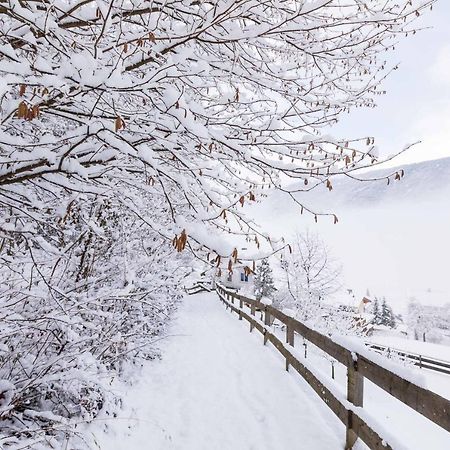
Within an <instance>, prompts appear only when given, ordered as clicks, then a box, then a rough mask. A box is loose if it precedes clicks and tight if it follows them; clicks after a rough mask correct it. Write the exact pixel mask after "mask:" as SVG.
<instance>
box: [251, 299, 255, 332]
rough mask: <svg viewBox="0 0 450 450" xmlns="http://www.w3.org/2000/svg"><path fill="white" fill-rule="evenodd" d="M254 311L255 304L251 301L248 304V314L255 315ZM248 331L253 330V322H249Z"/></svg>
mask: <svg viewBox="0 0 450 450" xmlns="http://www.w3.org/2000/svg"><path fill="white" fill-rule="evenodd" d="M255 313H256V308H255V304H254V303H253V302H252V304H251V305H250V314H251V315H252V316H255ZM250 331H253V323H252V322H250Z"/></svg>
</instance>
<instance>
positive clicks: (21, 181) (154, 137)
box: [0, 0, 433, 265]
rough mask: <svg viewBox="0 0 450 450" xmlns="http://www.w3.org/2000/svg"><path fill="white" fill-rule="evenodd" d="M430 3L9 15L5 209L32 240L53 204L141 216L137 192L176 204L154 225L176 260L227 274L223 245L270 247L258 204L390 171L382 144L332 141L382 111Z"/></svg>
mask: <svg viewBox="0 0 450 450" xmlns="http://www.w3.org/2000/svg"><path fill="white" fill-rule="evenodd" d="M432 3H433V0H424V1H420V2H415V3H412V2H410V1H409V0H401V1H398V0H386V1H385V2H381V3H380V2H378V1H375V0H346V1H345V2H343V1H342V0H329V1H320V2H316V1H308V0H305V1H300V2H296V1H291V0H283V1H268V2H261V1H259V0H240V1H236V2H232V3H230V2H228V1H226V0H218V1H216V2H202V1H192V2H186V1H184V0H174V1H171V2H170V3H169V4H167V3H165V2H159V1H156V2H148V1H146V0H135V1H133V2H124V1H123V0H120V1H116V0H112V1H99V2H95V3H94V2H92V1H79V2H72V1H67V0H61V1H59V2H58V4H57V5H56V6H55V5H54V4H53V3H51V2H50V3H48V2H32V1H24V2H17V1H15V0H5V1H3V2H2V6H1V10H0V14H1V18H0V20H1V25H2V34H1V36H0V43H1V49H2V50H1V55H2V64H0V75H1V79H2V82H1V84H0V108H1V133H2V134H1V139H0V144H1V147H0V156H1V165H2V171H1V174H0V188H1V189H2V202H3V203H2V205H3V207H4V208H6V209H7V210H8V217H10V221H11V223H12V224H18V223H21V224H22V223H26V224H27V226H25V229H26V230H27V231H26V232H25V233H27V234H28V235H29V236H28V237H29V238H32V236H33V230H35V229H36V226H37V225H38V223H40V222H42V221H43V220H44V221H45V220H46V219H45V214H46V212H47V208H48V205H47V199H46V198H45V194H46V193H54V194H55V196H61V195H63V194H62V192H64V193H65V194H69V195H70V193H75V194H76V193H79V192H83V193H88V192H89V193H92V194H97V195H100V196H102V197H108V196H117V197H118V198H119V199H120V200H121V201H122V202H123V204H124V205H126V206H127V207H128V208H131V209H134V207H135V203H136V202H138V199H136V198H135V197H134V196H133V195H130V193H129V192H127V190H126V188H125V186H127V185H129V183H132V184H136V183H137V182H138V183H140V184H142V185H143V187H144V186H145V190H146V191H147V192H149V193H150V194H151V195H155V196H158V197H160V198H161V199H162V200H163V201H164V202H165V210H164V214H165V215H166V217H167V219H168V220H166V221H163V224H161V223H160V222H159V221H152V222H149V223H151V224H152V226H153V228H154V230H155V232H157V233H159V234H161V235H162V236H164V237H166V238H170V239H172V238H173V237H174V236H175V238H174V245H175V246H176V247H177V248H178V249H183V248H184V247H185V246H186V244H187V242H188V246H189V247H191V248H192V249H197V250H198V248H201V247H202V246H203V245H206V246H207V247H209V248H210V250H212V251H214V252H215V253H216V254H217V255H218V257H219V256H220V257H221V258H222V259H225V258H228V257H229V256H230V255H231V253H232V252H233V247H232V246H230V247H229V248H228V247H220V246H219V245H217V243H216V242H215V241H214V240H213V239H211V238H210V236H209V235H210V233H208V231H209V230H214V231H216V230H218V229H220V230H224V231H230V230H234V229H238V230H239V232H244V233H246V234H248V235H249V236H250V237H251V238H252V239H255V240H256V242H258V241H261V240H267V241H268V242H269V237H268V236H266V235H265V234H264V233H263V232H261V231H259V230H257V228H255V227H254V226H252V224H251V222H249V221H248V220H247V218H246V216H245V214H244V212H243V209H242V208H241V206H243V205H244V204H245V203H246V202H248V201H253V200H255V199H259V198H261V197H262V195H263V194H264V191H263V190H267V189H268V188H270V187H280V186H281V185H282V184H283V180H285V179H286V177H288V178H291V179H296V180H301V181H303V182H304V190H310V189H313V188H314V187H315V186H316V185H319V184H323V185H325V186H326V187H327V188H328V189H330V190H331V189H332V178H333V177H334V176H336V175H341V174H345V173H349V172H351V171H353V170H355V169H357V168H358V167H366V166H371V165H373V164H376V163H377V162H378V157H377V155H376V149H375V146H374V140H373V138H371V137H367V138H366V137H365V138H361V139H355V138H351V137H345V138H342V139H335V138H332V137H330V135H329V132H328V130H327V132H326V134H322V130H323V129H324V128H326V127H328V126H330V125H332V124H334V123H336V122H337V120H338V118H339V116H340V115H341V114H343V113H347V112H349V111H350V110H352V109H356V108H359V107H374V106H375V99H376V97H377V96H378V95H380V94H383V92H384V91H383V90H382V87H381V84H380V83H381V81H382V80H383V78H384V77H385V76H386V74H387V73H388V72H389V71H390V70H391V69H393V67H389V65H388V64H387V63H386V61H385V58H384V53H385V51H386V50H389V49H393V48H395V45H396V43H397V41H398V39H399V38H400V37H402V36H403V35H405V34H407V32H408V31H410V30H413V29H414V26H413V22H414V21H415V20H416V19H417V17H418V16H419V15H420V13H422V12H423V11H424V10H425V9H426V8H428V7H429V6H430V5H431V4H432ZM394 68H395V67H394ZM401 176H402V173H400V172H394V173H393V174H392V175H391V177H392V178H400V177H401ZM387 178H389V177H387ZM123 188H125V189H123ZM55 191H56V192H55ZM42 197H44V198H42ZM299 207H300V208H301V209H302V210H305V211H309V212H311V213H314V214H315V215H316V216H319V215H321V214H319V213H315V212H314V211H313V210H311V209H309V208H307V207H306V206H305V205H299ZM329 215H330V216H331V218H332V219H333V215H332V214H329ZM334 220H337V218H335V217H334ZM28 224H29V225H28ZM10 228H11V225H10V226H9V228H8V231H9V229H10ZM12 228H13V229H14V230H15V229H16V227H15V225H13V227H12ZM18 232H20V233H22V234H23V233H24V231H18ZM270 242H272V244H273V245H274V246H276V245H277V243H276V242H273V241H270ZM221 262H223V263H224V264H225V265H226V263H227V262H226V261H221Z"/></svg>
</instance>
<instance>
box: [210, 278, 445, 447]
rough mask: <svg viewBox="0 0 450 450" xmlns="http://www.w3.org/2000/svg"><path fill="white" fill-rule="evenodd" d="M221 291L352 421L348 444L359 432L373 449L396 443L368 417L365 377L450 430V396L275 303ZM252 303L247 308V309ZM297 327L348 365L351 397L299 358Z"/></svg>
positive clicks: (345, 420)
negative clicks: (282, 335)
mask: <svg viewBox="0 0 450 450" xmlns="http://www.w3.org/2000/svg"><path fill="white" fill-rule="evenodd" d="M216 292H217V294H218V295H219V298H220V300H221V301H222V302H223V303H224V304H225V305H226V306H227V307H228V308H230V309H231V310H232V311H234V312H236V313H237V314H238V315H239V320H242V319H245V320H247V321H248V322H249V323H250V331H252V330H253V328H255V329H257V330H258V331H259V332H260V333H261V334H262V335H263V336H264V344H266V343H267V342H271V343H272V344H273V346H274V347H275V348H276V349H277V350H278V351H279V352H280V353H281V354H282V355H283V356H284V357H285V359H286V370H288V369H289V367H292V368H293V369H295V370H296V371H297V372H298V373H299V374H300V375H301V376H302V377H303V378H304V379H305V380H306V381H307V382H308V383H309V385H310V386H311V387H312V388H313V389H314V391H315V392H316V393H317V394H318V395H319V396H320V398H321V399H322V400H323V401H324V402H325V403H326V404H327V406H328V407H329V408H330V409H331V410H332V411H333V412H334V414H335V415H336V416H337V417H338V418H339V419H340V420H341V422H342V423H343V424H344V425H345V427H346V430H347V432H346V446H345V448H346V449H351V448H353V445H354V444H355V442H356V440H357V439H358V438H360V439H362V440H363V441H364V442H365V443H366V445H367V446H368V447H369V448H371V449H385V450H389V449H393V448H394V447H392V443H391V444H389V443H388V442H387V440H386V439H383V438H382V437H381V436H380V435H379V434H378V432H377V431H375V430H373V429H372V428H371V426H369V425H368V424H367V423H366V422H367V421H366V420H364V419H363V417H364V416H365V415H366V413H365V412H364V410H363V408H362V406H363V397H364V378H367V379H369V380H370V381H372V382H373V383H374V384H376V385H377V386H379V387H380V388H382V389H384V390H385V391H386V392H388V393H389V394H390V395H392V396H393V397H395V398H397V399H398V400H400V401H401V402H403V403H404V404H405V405H407V406H409V407H410V408H412V409H414V410H415V411H417V412H418V413H420V414H422V415H423V416H425V417H426V418H428V419H429V420H431V421H432V422H434V423H435V424H437V425H439V426H440V427H442V428H443V429H445V430H446V431H448V432H450V401H449V400H447V399H446V398H443V397H441V396H440V395H438V394H436V393H434V392H431V391H429V390H427V389H425V388H423V387H421V386H419V385H416V384H414V383H413V382H411V381H409V380H406V379H404V378H402V377H401V376H400V375H397V374H396V373H394V372H392V371H390V370H388V369H386V368H385V367H383V366H382V365H380V364H378V363H377V362H375V361H372V360H371V359H370V358H368V357H366V356H364V355H361V354H359V353H357V352H354V351H351V350H350V349H347V348H345V347H344V346H342V345H340V344H338V343H336V342H334V341H333V340H332V339H330V338H329V337H328V336H325V335H323V334H321V333H319V332H317V331H315V330H313V329H311V328H309V327H307V326H306V325H304V324H303V323H301V322H299V321H298V320H295V319H294V318H292V317H289V316H287V315H286V314H284V313H282V312H281V311H279V310H278V309H276V308H274V307H273V306H271V305H265V304H263V303H262V302H260V301H258V300H254V299H250V298H247V297H245V296H243V295H240V294H238V293H236V292H235V291H232V290H228V289H225V288H224V287H223V286H220V285H217V286H216ZM244 306H246V307H247V310H245V309H244ZM256 311H261V313H262V314H263V315H264V321H260V320H258V319H257V318H256V317H255V314H256ZM274 319H277V320H279V321H280V322H281V323H283V324H284V325H285V327H286V343H284V342H282V341H281V340H280V339H279V338H278V337H277V336H275V334H273V333H272V330H271V328H270V325H271V324H272V323H273V320H274ZM295 333H298V334H299V335H301V336H302V337H303V338H304V339H306V340H307V341H309V342H311V343H312V344H314V345H315V346H316V347H318V348H320V349H321V350H323V351H324V352H325V353H327V354H328V355H329V356H331V357H332V358H334V359H336V360H337V361H339V362H340V363H342V364H343V365H344V366H346V367H347V398H346V399H345V398H342V396H341V395H339V394H336V393H335V392H332V390H331V389H330V388H329V387H327V386H326V385H325V383H324V382H323V381H322V380H320V379H319V378H320V376H318V375H317V374H314V373H313V372H312V371H311V370H310V369H308V367H306V365H305V364H303V363H302V362H300V361H299V359H297V357H296V356H295V355H294V353H293V352H292V350H291V349H292V348H293V347H294V339H295Z"/></svg>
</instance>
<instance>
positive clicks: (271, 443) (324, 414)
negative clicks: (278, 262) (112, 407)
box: [91, 293, 345, 450]
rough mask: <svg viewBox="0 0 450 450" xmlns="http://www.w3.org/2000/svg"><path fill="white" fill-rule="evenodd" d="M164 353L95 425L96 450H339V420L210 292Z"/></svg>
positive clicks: (197, 301)
mask: <svg viewBox="0 0 450 450" xmlns="http://www.w3.org/2000/svg"><path fill="white" fill-rule="evenodd" d="M162 350H163V358H162V360H161V361H156V362H155V361H153V362H151V363H149V364H148V365H147V366H146V368H145V369H144V373H143V376H142V381H141V382H140V383H139V384H136V385H134V387H133V388H132V389H130V391H129V392H126V395H125V402H124V409H123V411H122V413H120V414H119V417H117V418H116V419H112V420H109V421H108V422H107V423H106V422H105V424H103V425H102V426H98V424H97V425H95V424H93V426H92V429H91V431H92V430H94V431H93V432H94V434H95V439H96V440H97V442H98V444H99V446H100V448H101V449H105V450H119V449H120V450H125V449H132V450H141V449H145V450H171V449H179V450H202V449H205V450H206V449H208V450H214V449H217V450H231V449H233V450H247V449H255V450H256V449H258V450H264V449H267V450H277V449H280V450H282V449H287V448H294V447H296V448H304V449H308V450H324V449H326V450H333V449H342V448H343V446H344V437H345V430H344V427H343V426H342V425H341V424H340V422H338V419H337V418H336V417H335V416H334V415H333V414H332V413H331V411H330V410H329V409H328V408H327V406H325V404H323V403H322V402H321V400H319V398H318V397H317V395H316V394H315V393H314V392H313V391H312V390H311V388H309V386H308V385H307V384H306V382H305V381H303V380H302V379H301V378H300V377H299V376H295V374H291V373H288V372H286V371H285V370H284V366H283V360H282V359H281V358H280V357H279V355H278V354H277V353H276V351H274V349H273V348H271V347H270V346H266V347H264V346H263V345H262V336H261V335H260V334H259V333H258V332H256V331H254V332H253V334H250V333H249V331H248V324H247V323H246V322H240V321H239V320H237V318H236V316H235V315H231V314H230V313H229V312H226V311H225V308H224V306H223V305H222V304H221V303H220V302H219V300H218V299H217V296H216V294H215V293H209V294H199V295H194V296H191V297H187V298H186V299H185V300H184V302H183V304H182V306H181V307H180V308H179V310H178V313H177V318H176V320H175V321H174V323H173V326H172V329H171V330H170V337H169V338H168V339H166V340H165V344H164V345H163V348H162Z"/></svg>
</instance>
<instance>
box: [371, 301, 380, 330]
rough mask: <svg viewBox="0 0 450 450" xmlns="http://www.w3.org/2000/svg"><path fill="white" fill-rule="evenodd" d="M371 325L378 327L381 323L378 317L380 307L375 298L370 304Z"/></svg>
mask: <svg viewBox="0 0 450 450" xmlns="http://www.w3.org/2000/svg"><path fill="white" fill-rule="evenodd" d="M372 314H373V323H374V324H375V325H379V324H380V323H381V317H380V305H379V303H378V297H375V299H374V300H373V303H372Z"/></svg>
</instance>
